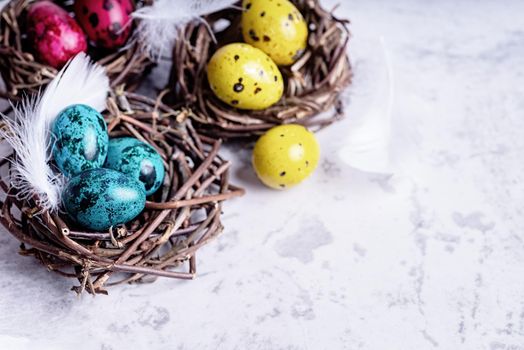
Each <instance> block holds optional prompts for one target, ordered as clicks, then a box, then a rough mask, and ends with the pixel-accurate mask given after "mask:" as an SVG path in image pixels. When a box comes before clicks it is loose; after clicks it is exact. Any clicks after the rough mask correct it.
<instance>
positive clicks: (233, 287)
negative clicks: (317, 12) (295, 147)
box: [0, 0, 524, 350]
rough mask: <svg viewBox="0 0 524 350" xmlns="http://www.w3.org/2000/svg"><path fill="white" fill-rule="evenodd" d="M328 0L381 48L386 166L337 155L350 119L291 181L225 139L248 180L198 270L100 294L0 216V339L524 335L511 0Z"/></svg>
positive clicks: (522, 96)
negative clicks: (350, 162)
mask: <svg viewBox="0 0 524 350" xmlns="http://www.w3.org/2000/svg"><path fill="white" fill-rule="evenodd" d="M325 2H326V3H327V4H329V5H331V4H334V3H335V1H328V0H325ZM340 2H341V3H342V4H341V6H340V8H339V9H338V13H339V14H340V15H344V16H349V17H350V18H351V19H352V21H353V25H352V28H353V33H354V37H355V40H357V39H358V38H362V37H364V36H367V35H370V34H369V33H374V34H373V35H380V36H383V37H384V39H385V43H386V48H387V50H388V53H389V55H390V57H391V62H392V68H393V72H394V75H395V101H394V108H393V124H392V146H391V152H392V160H393V164H394V169H395V172H394V174H393V175H391V176H385V175H369V174H364V173H361V172H358V171H355V170H352V169H351V168H349V167H347V166H345V165H344V164H343V163H341V162H340V161H339V159H338V157H337V155H336V154H337V147H339V146H340V143H339V141H340V139H343V137H344V134H345V128H347V127H348V125H349V124H348V123H349V122H348V121H344V122H342V123H341V124H338V125H335V126H333V127H332V128H330V129H326V130H324V131H322V132H321V133H319V135H318V137H319V139H320V142H321V144H322V151H323V156H322V160H321V164H320V167H319V169H318V171H317V172H316V173H315V175H314V176H313V177H312V178H311V179H310V180H309V181H307V182H306V183H304V184H303V185H302V186H300V187H298V188H296V189H293V190H291V191H288V192H274V191H271V190H268V189H266V188H264V187H262V186H261V185H259V183H258V182H257V180H256V178H255V175H254V174H253V172H252V170H251V168H250V165H249V158H250V150H249V148H247V147H246V148H245V147H240V146H229V147H228V148H227V149H226V150H225V151H226V153H227V154H228V155H229V157H230V158H231V159H232V160H233V162H234V169H233V178H234V180H235V181H236V182H237V183H239V184H240V185H243V186H245V187H246V188H247V190H248V194H247V196H245V197H244V198H243V199H240V200H235V201H231V202H230V203H227V205H226V206H225V210H224V216H223V220H224V223H225V226H226V230H225V232H224V234H223V235H222V236H221V237H220V238H219V239H218V240H217V241H215V242H214V243H213V244H210V245H209V246H207V247H206V248H204V249H203V251H202V252H201V253H200V254H199V262H200V265H199V271H200V275H199V277H198V278H197V279H196V280H195V281H191V282H179V281H172V280H166V279H163V280H158V281H157V282H156V283H154V284H148V285H128V286H123V287H119V288H116V289H113V290H112V291H111V294H110V295H109V296H107V297H103V296H102V297H96V298H93V297H90V296H84V297H82V298H76V297H75V296H74V295H73V294H72V293H70V292H68V289H69V287H70V285H71V281H68V280H63V279H59V278H57V276H55V275H54V274H51V273H48V272H47V271H45V269H43V268H42V267H41V266H39V265H38V264H37V263H36V262H35V261H33V260H31V259H28V258H24V257H21V256H19V255H17V248H18V243H17V242H16V241H15V240H14V239H13V238H12V237H11V236H9V235H8V234H6V233H4V232H3V231H2V232H0V274H1V276H2V278H1V279H0V348H1V349H6V350H10V349H71V348H75V349H101V350H110V349H113V350H116V349H352V350H353V349H366V350H378V349H388V350H420V349H445V350H456V349H471V350H480V349H487V350H523V349H524V218H523V203H524V184H523V183H524V137H523V130H524V84H523V83H522V82H523V80H524V21H523V18H522V14H523V13H524V2H523V1H517V0H514V1H511V0H508V1H473V0H465V1H460V2H458V1H451V0H445V1H414V0H399V1H385V0H383V1H378V0H373V1H364V0H361V1H345V0H344V1H340ZM355 57H356V58H355V60H354V64H355V74H356V77H357V78H358V77H359V75H365V74H367V73H369V70H370V69H372V67H371V68H370V66H369V64H367V63H368V62H369V60H372V58H371V57H366V55H365V54H361V55H359V53H358V52H356V53H355ZM367 83H368V84H369V81H368V82H367ZM367 87H368V88H369V85H368V86H367ZM358 90H359V86H358V85H356V86H353V88H352V91H351V92H350V95H349V108H348V119H349V118H350V117H351V115H352V114H358V113H361V112H362V110H361V109H360V108H361V107H359V108H356V107H354V106H359V105H360V106H362V105H363V104H365V103H363V101H358V96H359V95H358ZM355 96H356V97H355Z"/></svg>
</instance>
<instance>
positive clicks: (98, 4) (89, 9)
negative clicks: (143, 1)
mask: <svg viewBox="0 0 524 350" xmlns="http://www.w3.org/2000/svg"><path fill="white" fill-rule="evenodd" d="M134 8H135V7H134V4H133V2H132V1H131V0H76V1H75V5H74V10H75V15H76V18H77V19H78V22H79V23H80V25H81V26H82V28H84V31H85V32H86V33H87V36H88V37H89V39H90V40H91V41H92V42H93V44H94V45H95V46H97V47H102V48H106V49H116V48H119V47H122V46H123V45H125V44H126V42H127V40H128V39H129V36H130V35H131V30H132V20H131V16H130V15H131V13H132V12H133V11H134Z"/></svg>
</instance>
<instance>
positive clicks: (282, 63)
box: [169, 0, 352, 138]
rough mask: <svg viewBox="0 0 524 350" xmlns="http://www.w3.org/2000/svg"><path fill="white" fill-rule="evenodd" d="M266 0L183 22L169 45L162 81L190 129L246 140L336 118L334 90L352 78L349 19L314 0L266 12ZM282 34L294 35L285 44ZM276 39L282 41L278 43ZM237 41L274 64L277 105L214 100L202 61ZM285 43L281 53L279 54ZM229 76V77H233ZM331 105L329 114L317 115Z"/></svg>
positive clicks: (337, 103)
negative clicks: (278, 80) (168, 66)
mask: <svg viewBox="0 0 524 350" xmlns="http://www.w3.org/2000/svg"><path fill="white" fill-rule="evenodd" d="M272 3H276V2H272ZM272 3H271V4H270V3H269V2H266V1H258V0H256V1H255V0H253V1H247V0H246V1H243V2H238V3H237V4H236V6H233V7H231V8H227V9H224V10H221V11H218V12H216V13H212V14H210V15H209V16H207V17H206V18H205V20H206V22H207V23H202V22H198V21H195V22H192V23H190V24H188V25H187V26H186V27H185V29H184V30H183V32H182V33H181V36H182V38H179V40H177V41H176V42H175V46H174V49H173V55H172V56H173V66H172V71H171V76H170V83H169V84H170V88H172V89H173V95H172V96H170V99H169V103H171V104H172V105H174V106H187V107H191V109H192V110H193V115H192V118H193V120H194V121H195V123H196V124H195V126H196V127H197V128H198V129H199V131H201V132H202V133H205V134H208V135H212V136H214V137H220V138H246V137H248V138H249V137H254V136H257V135H261V134H263V133H264V131H266V130H268V129H270V128H272V127H273V126H276V125H280V124H289V123H294V124H302V125H304V126H307V127H309V128H311V129H313V130H315V129H318V128H321V127H324V126H327V125H329V124H331V123H333V122H334V121H336V120H337V119H339V118H340V117H341V116H342V115H343V105H342V102H341V100H340V94H341V92H342V90H343V89H344V88H345V87H346V86H347V85H349V83H350V82H351V76H352V73H351V65H350V63H349V59H348V56H347V46H348V42H349V37H350V35H349V30H348V24H349V21H348V20H343V19H338V18H336V17H335V16H334V15H333V14H332V13H331V12H329V11H327V10H325V9H324V8H323V7H322V6H321V5H320V2H319V0H292V1H291V2H290V3H289V4H286V7H285V8H284V9H282V8H281V7H282V6H281V7H280V8H277V7H275V8H274V9H273V8H272ZM277 5H278V4H277ZM284 12H285V13H284ZM284 14H285V16H284ZM257 20H258V21H257ZM273 22H274V24H272V23H273ZM277 22H278V23H281V24H282V23H283V24H282V25H284V28H285V24H286V23H287V24H288V26H289V28H291V27H293V28H292V29H293V30H289V33H287V34H286V33H283V32H282V30H280V31H279V29H276V28H277V26H276V23H277ZM208 24H209V27H210V28H212V34H211V33H210V32H209V27H208ZM308 33H309V34H308ZM288 34H293V35H294V36H292V39H291V41H287V42H286V41H285V40H283V39H282V38H284V37H288V38H289V35H288ZM304 37H307V45H305V44H304V42H303V41H304V40H303V39H304ZM215 38H216V41H214V39H215ZM279 38H280V39H282V40H280V41H282V42H283V43H285V44H282V45H280V43H278V40H279ZM241 42H248V43H249V44H252V45H253V46H255V47H257V48H259V49H261V50H262V51H264V52H265V53H266V54H268V55H269V56H270V57H271V58H272V60H273V61H275V62H276V63H277V64H278V65H279V69H280V72H281V74H282V76H283V81H284V91H283V96H282V98H281V99H280V100H279V101H278V102H277V103H276V104H273V105H271V106H269V107H267V108H264V109H258V110H257V108H248V107H249V106H248V107H243V106H240V105H233V104H232V103H231V102H232V101H235V99H227V100H226V99H224V98H221V95H220V94H216V93H215V92H216V89H214V86H213V85H212V83H213V82H212V81H211V79H210V81H211V84H210V82H208V77H207V74H208V73H209V72H208V67H207V65H208V62H210V60H211V57H212V56H213V55H214V54H215V53H216V52H219V51H220V50H221V48H223V47H225V46H226V45H228V44H231V43H241ZM277 44H278V45H277ZM286 45H287V47H286ZM304 46H305V47H304ZM284 48H287V51H285V52H284V51H282V50H283V49H284ZM231 64H232V65H233V62H232V63H231ZM236 75H237V74H235V76H234V77H232V79H233V78H236V79H238V77H236ZM234 83H237V81H235V82H234ZM230 85H231V84H230ZM233 86H234V84H233V85H232V86H230V87H229V88H231V89H232V88H233ZM248 91H250V90H248ZM253 91H255V90H253ZM228 97H230V96H228ZM242 107H243V108H242ZM333 107H334V114H330V115H323V116H320V114H321V113H322V112H325V111H329V110H332V109H333Z"/></svg>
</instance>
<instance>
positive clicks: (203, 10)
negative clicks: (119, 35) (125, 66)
mask: <svg viewBox="0 0 524 350" xmlns="http://www.w3.org/2000/svg"><path fill="white" fill-rule="evenodd" d="M235 2H236V0H156V1H155V3H154V4H153V5H152V6H146V7H143V8H141V9H139V10H137V11H135V12H134V13H133V15H132V16H133V17H134V18H136V19H139V20H140V22H139V24H138V35H139V39H140V40H141V41H142V43H143V46H144V49H145V50H146V51H147V52H148V53H149V54H150V56H151V57H153V58H156V59H158V58H160V56H162V55H164V54H165V52H164V51H165V50H166V49H167V48H171V47H172V46H173V42H174V41H175V40H176V38H177V35H178V31H179V30H180V29H181V28H182V27H183V26H184V25H186V24H187V23H189V22H191V21H193V20H202V16H204V15H207V14H210V13H212V12H215V11H218V10H221V9H223V8H227V7H228V6H232V5H233V4H234V3H235Z"/></svg>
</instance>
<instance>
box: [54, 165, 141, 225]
mask: <svg viewBox="0 0 524 350" xmlns="http://www.w3.org/2000/svg"><path fill="white" fill-rule="evenodd" d="M62 202H63V205H64V208H65V210H66V212H67V214H68V215H69V217H70V218H71V219H72V220H73V221H75V222H77V223H78V224H80V225H81V226H82V227H84V228H86V229H89V230H93V231H102V230H107V229H109V228H110V227H111V226H115V225H118V224H125V223H126V222H128V221H131V220H133V219H134V218H135V217H136V216H137V215H138V214H140V213H141V212H142V210H143V209H144V207H145V204H146V192H145V191H144V186H143V185H142V184H141V183H140V182H138V181H136V180H134V179H133V178H131V177H130V176H127V175H125V174H122V173H121V172H118V171H116V170H112V169H103V168H101V169H91V170H87V171H84V172H82V173H80V174H79V175H77V176H75V177H73V178H72V179H71V180H70V181H69V183H68V184H67V186H66V188H65V190H64V193H63V195H62Z"/></svg>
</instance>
